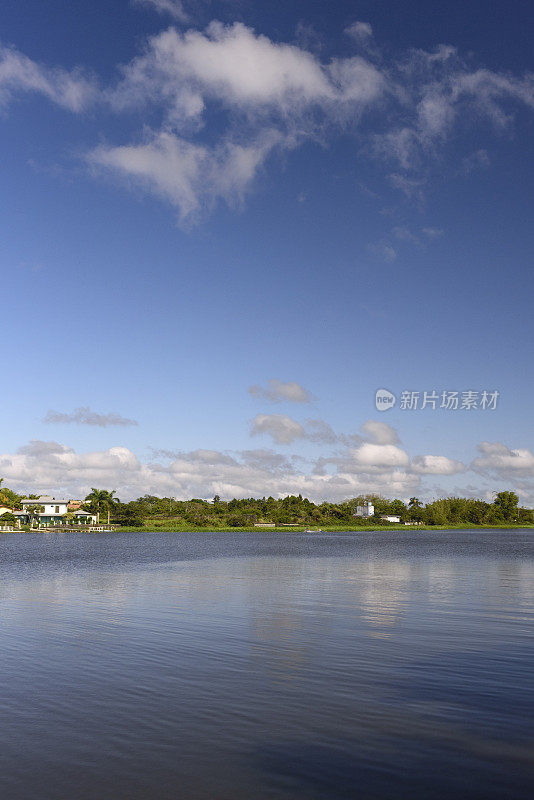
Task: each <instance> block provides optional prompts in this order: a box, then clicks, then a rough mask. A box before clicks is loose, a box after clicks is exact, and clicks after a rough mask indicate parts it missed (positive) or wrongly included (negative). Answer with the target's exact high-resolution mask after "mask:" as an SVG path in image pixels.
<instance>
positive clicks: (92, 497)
mask: <svg viewBox="0 0 534 800" xmlns="http://www.w3.org/2000/svg"><path fill="white" fill-rule="evenodd" d="M115 491H116V490H115V489H114V490H113V491H112V492H108V490H107V489H95V488H93V487H91V492H90V494H88V495H87V497H86V498H85V502H86V503H89V504H90V505H91V506H92V507H93V508H95V509H96V521H97V522H100V509H107V512H108V525H109V519H110V514H111V508H112V507H113V505H114V504H115V503H118V502H119V500H118V498H116V497H114V496H113V495H114V494H115Z"/></svg>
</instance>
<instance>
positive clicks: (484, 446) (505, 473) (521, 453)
mask: <svg viewBox="0 0 534 800" xmlns="http://www.w3.org/2000/svg"><path fill="white" fill-rule="evenodd" d="M478 451H479V453H480V455H479V456H478V457H477V458H475V459H474V461H473V462H472V464H471V468H472V469H474V470H475V471H477V472H481V473H483V474H490V475H492V474H493V475H498V476H499V477H501V478H517V477H519V478H521V477H528V478H530V477H534V453H532V451H531V450H527V449H526V448H516V449H510V448H509V447H507V446H506V445H505V444H502V443H501V442H481V443H480V444H479V445H478Z"/></svg>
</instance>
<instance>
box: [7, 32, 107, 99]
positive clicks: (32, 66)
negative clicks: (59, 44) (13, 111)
mask: <svg viewBox="0 0 534 800" xmlns="http://www.w3.org/2000/svg"><path fill="white" fill-rule="evenodd" d="M21 92H34V93H36V94H41V95H44V96H45V97H47V98H48V99H49V100H51V101H52V102H53V103H56V104H57V105H59V106H62V107H63V108H66V109H68V110H69V111H74V112H80V111H83V110H84V109H86V108H87V107H88V106H89V105H90V104H91V103H92V102H93V101H94V100H95V99H96V96H97V89H96V85H95V83H94V81H93V80H92V79H91V78H89V77H87V76H85V75H84V74H83V72H82V70H80V69H75V70H72V71H68V70H64V69H61V68H59V67H56V68H52V67H45V66H42V65H39V64H37V63H36V62H35V61H32V60H31V59H30V58H28V57H27V56H25V55H23V54H22V53H20V52H19V51H18V50H16V49H15V48H14V47H4V46H2V45H0V107H1V106H5V105H7V103H8V102H9V101H10V100H11V98H12V97H13V95H15V94H18V93H21Z"/></svg>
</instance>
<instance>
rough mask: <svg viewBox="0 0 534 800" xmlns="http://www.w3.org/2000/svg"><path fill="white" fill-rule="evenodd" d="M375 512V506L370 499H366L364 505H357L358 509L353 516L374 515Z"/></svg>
mask: <svg viewBox="0 0 534 800" xmlns="http://www.w3.org/2000/svg"><path fill="white" fill-rule="evenodd" d="M374 513H375V507H374V505H373V504H372V503H371V501H370V500H366V501H365V503H364V504H363V506H356V511H355V512H354V514H353V515H352V516H353V517H372V516H373V514H374Z"/></svg>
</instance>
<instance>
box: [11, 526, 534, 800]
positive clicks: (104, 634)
mask: <svg viewBox="0 0 534 800" xmlns="http://www.w3.org/2000/svg"><path fill="white" fill-rule="evenodd" d="M0 570H1V576H2V580H1V584H0V602H1V623H0V686H1V700H0V711H1V725H0V791H1V793H2V796H3V797H6V798H10V800H19V798H20V799H21V800H22V799H24V800H31V799H32V798H36V800H37V799H38V800H73V799H74V798H78V799H79V800H89V798H91V800H93V799H94V800H97V799H98V800H141V798H142V799H143V800H145V799H146V800H148V799H149V798H150V799H151V800H152V798H184V799H187V800H189V799H190V800H266V799H267V798H272V799H273V800H289V798H295V799H298V800H300V799H301V798H302V800H315V799H316V798H317V799H319V798H321V799H323V798H324V800H333V799H334V798H335V799H336V800H338V799H339V800H342V799H343V800H344V799H345V798H361V799H362V800H367V798H369V799H371V798H373V799H375V798H376V799H380V800H383V799H385V798H410V800H412V799H413V798H442V797H451V798H452V797H454V798H459V797H461V798H480V800H488V799H489V800H491V798H525V799H526V798H529V799H530V798H531V797H532V785H533V779H534V728H533V722H532V720H533V718H534V680H533V677H532V673H533V663H534V662H533V656H534V636H533V631H534V627H533V621H534V532H533V531H527V530H515V531H502V530H500V531H487V532H486V531H448V532H442V531H439V532H435V533H432V532H417V531H410V532H406V533H405V532H398V533H395V532H378V533H361V532H358V533H355V534H346V533H343V534H323V535H318V536H313V535H306V534H299V533H287V534H285V533H284V534H278V533H254V534H246V533H239V534H232V533H221V534H216V533H214V534H206V533H199V534H182V533H157V534H150V533H147V534H120V533H116V534H97V535H95V534H92V535H91V534H83V533H80V534H55V533H46V534H33V535H32V534H22V533H21V534H4V535H2V536H1V537H0Z"/></svg>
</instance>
